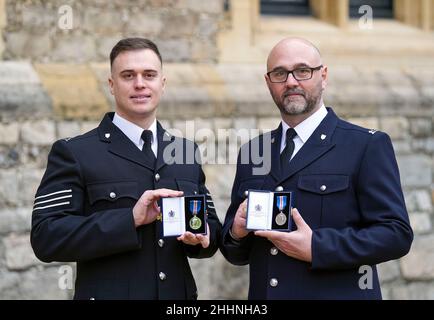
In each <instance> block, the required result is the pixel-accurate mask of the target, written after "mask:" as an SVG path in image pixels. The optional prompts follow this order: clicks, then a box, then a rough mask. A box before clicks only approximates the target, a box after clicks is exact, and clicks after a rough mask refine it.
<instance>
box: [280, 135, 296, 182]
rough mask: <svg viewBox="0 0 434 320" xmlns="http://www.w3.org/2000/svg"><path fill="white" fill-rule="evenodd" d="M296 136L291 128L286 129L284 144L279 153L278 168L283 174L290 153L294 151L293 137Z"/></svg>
mask: <svg viewBox="0 0 434 320" xmlns="http://www.w3.org/2000/svg"><path fill="white" fill-rule="evenodd" d="M295 136H297V132H295V130H294V129H293V128H289V129H288V130H286V140H285V141H286V146H285V149H283V151H282V153H281V154H280V169H281V170H282V173H283V174H285V173H286V172H287V171H288V167H289V161H290V160H291V156H292V153H293V152H294V148H295V144H294V140H293V139H294V138H295Z"/></svg>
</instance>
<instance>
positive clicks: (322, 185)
mask: <svg viewBox="0 0 434 320" xmlns="http://www.w3.org/2000/svg"><path fill="white" fill-rule="evenodd" d="M350 188H351V185H350V177H349V176H348V175H340V174H313V175H302V176H300V177H299V179H298V182H297V192H296V204H295V206H296V207H297V209H298V210H299V211H300V213H301V215H302V216H303V218H305V220H306V222H307V223H308V224H309V225H310V227H311V228H312V229H315V228H318V227H335V228H339V227H344V226H346V224H347V223H348V219H349V218H350V216H351V213H350V212H349V211H354V210H350V209H348V208H347V205H349V202H351V199H353V197H351V196H350V193H351V190H350Z"/></svg>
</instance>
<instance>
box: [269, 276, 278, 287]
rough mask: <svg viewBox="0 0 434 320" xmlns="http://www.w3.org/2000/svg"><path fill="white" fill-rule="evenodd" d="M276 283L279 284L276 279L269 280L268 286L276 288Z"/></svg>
mask: <svg viewBox="0 0 434 320" xmlns="http://www.w3.org/2000/svg"><path fill="white" fill-rule="evenodd" d="M278 283H279V281H277V279H276V278H271V280H270V286H272V287H273V288H274V287H277V284H278Z"/></svg>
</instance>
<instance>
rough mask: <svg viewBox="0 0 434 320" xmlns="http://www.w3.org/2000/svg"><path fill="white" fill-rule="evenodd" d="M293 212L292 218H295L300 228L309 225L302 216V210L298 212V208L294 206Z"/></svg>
mask: <svg viewBox="0 0 434 320" xmlns="http://www.w3.org/2000/svg"><path fill="white" fill-rule="evenodd" d="M291 214H292V219H293V220H294V222H295V225H296V226H297V227H298V228H305V227H307V224H306V222H304V220H303V217H302V216H301V214H300V212H298V210H297V208H293V209H292V211H291Z"/></svg>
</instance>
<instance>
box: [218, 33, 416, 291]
mask: <svg viewBox="0 0 434 320" xmlns="http://www.w3.org/2000/svg"><path fill="white" fill-rule="evenodd" d="M327 74H328V68H327V66H326V65H324V63H323V61H322V58H321V54H320V52H319V50H318V48H316V47H315V46H314V45H313V44H312V43H310V42H309V41H307V40H305V39H300V38H287V39H284V40H282V41H280V42H279V43H278V44H277V45H276V46H275V47H274V48H273V49H272V50H271V52H270V54H269V56H268V60H267V73H266V74H265V76H264V77H265V81H266V83H267V86H268V89H269V90H270V94H271V96H272V98H273V100H274V102H275V104H276V105H277V107H278V108H279V110H280V114H281V118H282V121H281V124H280V125H279V127H278V128H277V129H275V130H273V131H271V132H269V133H266V134H264V135H260V136H259V137H257V138H255V139H254V140H251V141H250V142H249V143H247V144H246V145H244V146H242V148H241V150H240V154H242V152H243V151H245V149H246V148H247V150H251V148H252V147H253V146H254V145H259V152H260V153H261V152H262V151H264V150H271V156H269V157H266V156H264V159H270V161H271V164H270V166H269V167H271V170H270V172H267V173H266V174H261V175H257V174H255V171H254V170H253V169H254V168H255V166H257V163H256V162H255V161H252V160H253V159H252V158H251V156H250V158H249V161H248V162H247V163H246V162H245V161H244V162H242V161H241V159H242V158H241V157H240V156H239V157H238V163H237V173H236V176H235V181H234V184H233V188H232V196H231V205H230V207H229V209H228V211H227V214H226V218H225V223H224V227H223V237H222V244H221V251H222V253H223V255H224V256H225V257H226V259H227V260H228V261H229V262H231V263H233V264H235V265H246V264H248V265H249V266H250V287H249V299H381V289H380V284H379V280H378V275H377V270H376V264H379V263H382V262H385V261H388V260H392V259H398V258H400V257H402V256H403V255H405V254H407V252H408V251H409V250H410V246H411V243H412V240H413V232H412V229H411V227H410V224H409V219H408V213H407V210H406V206H405V202H404V197H403V194H402V189H401V184H400V177H399V171H398V166H397V162H396V159H395V154H394V150H393V147H392V143H391V140H390V138H389V136H388V135H387V134H386V133H383V132H380V131H376V130H372V129H365V128H362V127H359V126H356V125H354V124H351V123H348V122H346V121H343V120H342V119H340V118H339V117H338V116H337V115H336V114H335V113H334V112H333V110H332V108H329V107H327V108H326V107H325V105H324V101H323V92H324V90H325V89H326V86H327ZM256 139H257V140H256ZM267 143H268V144H271V146H268V148H266V145H265V144H267ZM252 189H254V190H268V191H291V192H292V194H293V202H292V204H293V209H292V211H291V216H292V217H291V219H292V221H293V223H292V226H291V229H290V230H289V231H285V232H282V231H275V230H272V231H265V230H261V231H251V230H247V229H246V211H247V208H246V206H247V200H246V196H247V194H248V193H247V191H248V190H252Z"/></svg>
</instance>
